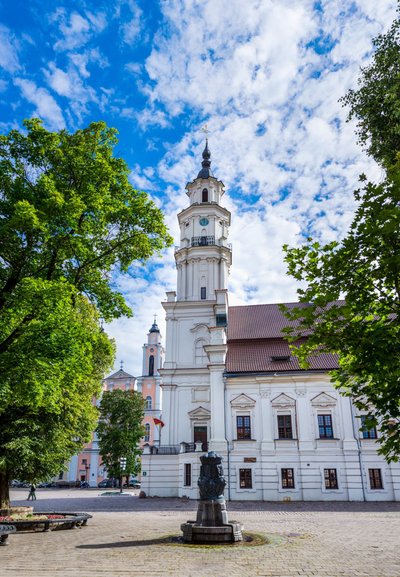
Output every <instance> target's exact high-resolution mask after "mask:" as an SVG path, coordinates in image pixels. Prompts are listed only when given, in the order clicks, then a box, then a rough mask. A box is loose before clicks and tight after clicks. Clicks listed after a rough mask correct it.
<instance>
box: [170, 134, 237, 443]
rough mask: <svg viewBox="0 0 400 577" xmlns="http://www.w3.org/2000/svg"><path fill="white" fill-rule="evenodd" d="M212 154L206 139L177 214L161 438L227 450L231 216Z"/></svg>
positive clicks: (173, 441)
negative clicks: (225, 414)
mask: <svg viewBox="0 0 400 577" xmlns="http://www.w3.org/2000/svg"><path fill="white" fill-rule="evenodd" d="M210 157H211V155H210V150H209V148H208V141H207V140H206V146H205V148H204V151H203V159H202V163H201V164H202V166H201V170H200V172H199V173H198V175H197V177H196V178H195V179H194V180H193V181H192V182H189V183H188V184H187V185H186V194H187V196H188V197H189V206H188V207H187V208H185V209H184V210H182V212H180V213H179V214H178V221H179V226H180V244H179V247H178V248H177V249H176V251H175V262H176V268H177V290H176V292H175V291H171V292H168V293H167V301H166V302H164V303H162V305H163V307H164V310H165V312H166V331H167V332H166V351H165V362H164V366H163V368H162V369H161V370H160V374H161V376H162V385H161V387H162V391H163V422H164V423H165V428H164V429H163V441H164V443H166V444H168V445H170V446H177V445H179V443H188V444H189V445H193V446H194V445H196V446H198V447H200V450H202V449H203V450H205V447H206V446H209V447H212V448H213V450H223V449H224V448H225V447H226V440H225V435H224V419H223V416H222V411H223V406H224V383H223V372H224V368H225V355H226V348H227V347H226V326H227V311H228V291H227V285H228V275H229V269H230V266H231V263H232V250H231V247H230V245H229V244H228V242H227V241H228V230H229V226H230V218H231V214H230V212H229V210H227V209H226V208H224V207H223V206H221V204H220V202H221V199H222V197H223V195H224V192H225V191H224V185H223V183H222V182H221V181H220V180H218V179H217V178H215V176H214V175H213V174H212V172H211V161H210ZM213 407H215V410H213Z"/></svg>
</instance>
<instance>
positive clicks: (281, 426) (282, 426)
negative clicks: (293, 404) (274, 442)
mask: <svg viewBox="0 0 400 577" xmlns="http://www.w3.org/2000/svg"><path fill="white" fill-rule="evenodd" d="M278 438H279V439H293V431H292V415H278Z"/></svg>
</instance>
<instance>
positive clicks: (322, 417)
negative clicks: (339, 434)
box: [318, 413, 333, 439]
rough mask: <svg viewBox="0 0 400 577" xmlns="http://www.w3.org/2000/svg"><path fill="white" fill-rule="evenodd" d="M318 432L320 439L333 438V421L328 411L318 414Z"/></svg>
mask: <svg viewBox="0 0 400 577" xmlns="http://www.w3.org/2000/svg"><path fill="white" fill-rule="evenodd" d="M318 432H319V438H320V439H333V423H332V415H331V414H330V413H322V414H318Z"/></svg>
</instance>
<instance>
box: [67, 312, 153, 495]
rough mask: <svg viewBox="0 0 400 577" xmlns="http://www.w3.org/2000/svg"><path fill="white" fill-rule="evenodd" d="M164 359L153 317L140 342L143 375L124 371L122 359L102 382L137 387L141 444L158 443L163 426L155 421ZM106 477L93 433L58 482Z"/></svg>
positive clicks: (108, 388)
mask: <svg viewBox="0 0 400 577" xmlns="http://www.w3.org/2000/svg"><path fill="white" fill-rule="evenodd" d="M163 359H164V349H163V347H162V344H161V333H160V329H159V328H158V326H157V324H156V321H155V320H154V323H153V325H152V326H151V328H150V331H149V333H148V335H147V343H145V344H144V345H143V365H142V373H143V374H142V376H140V377H138V378H137V379H136V377H134V376H133V375H130V374H129V373H127V372H126V371H124V370H123V362H121V368H120V369H119V370H118V371H117V372H115V373H113V374H112V375H110V376H108V377H106V378H105V379H104V381H103V391H113V390H114V389H122V390H126V391H129V390H137V391H139V392H140V393H142V396H143V398H144V399H145V416H144V419H143V424H144V426H145V429H146V434H145V436H144V437H143V440H142V443H141V444H142V445H144V444H145V443H150V444H152V445H154V444H156V445H157V444H159V443H160V434H161V429H162V426H161V424H156V423H162V418H161V387H160V385H161V377H160V374H159V369H160V368H162V363H163ZM107 477H108V475H107V471H106V470H105V468H104V466H103V464H102V461H101V456H100V454H99V447H98V442H97V437H96V434H95V433H93V437H92V441H91V442H90V443H88V444H87V445H86V446H85V447H84V449H83V451H82V452H81V453H79V454H78V455H75V456H74V457H72V459H71V461H70V462H69V464H68V469H67V471H64V472H63V473H62V474H61V473H60V476H59V479H58V482H59V483H60V484H62V483H63V482H64V483H68V484H70V483H75V482H87V483H89V485H90V486H91V487H97V484H98V483H99V482H100V481H102V480H103V479H106V478H107Z"/></svg>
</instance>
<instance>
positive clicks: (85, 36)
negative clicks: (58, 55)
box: [51, 9, 107, 51]
mask: <svg viewBox="0 0 400 577" xmlns="http://www.w3.org/2000/svg"><path fill="white" fill-rule="evenodd" d="M51 20H52V22H56V23H58V24H59V29H60V32H61V34H62V38H60V39H59V40H58V41H57V42H56V43H55V44H54V48H55V50H60V51H69V50H74V49H76V48H80V47H81V46H84V45H85V44H87V43H88V42H89V40H90V39H91V38H92V36H93V35H95V34H99V33H100V32H102V31H103V30H104V29H105V27H106V26H107V19H106V16H105V14H103V13H102V12H98V13H96V14H95V13H93V12H89V11H86V12H85V13H84V16H82V15H81V14H79V13H78V12H71V13H70V14H69V15H67V13H66V11H65V10H64V9H58V10H56V11H55V12H54V14H53V16H52V18H51Z"/></svg>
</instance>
